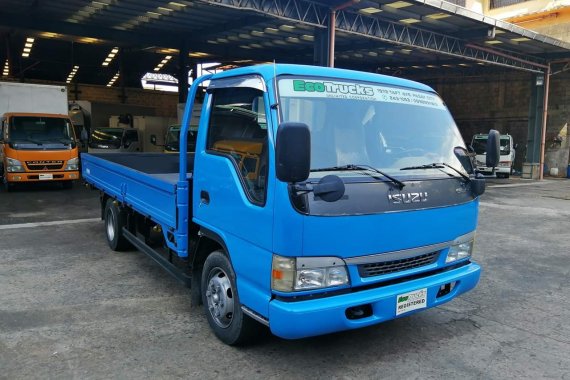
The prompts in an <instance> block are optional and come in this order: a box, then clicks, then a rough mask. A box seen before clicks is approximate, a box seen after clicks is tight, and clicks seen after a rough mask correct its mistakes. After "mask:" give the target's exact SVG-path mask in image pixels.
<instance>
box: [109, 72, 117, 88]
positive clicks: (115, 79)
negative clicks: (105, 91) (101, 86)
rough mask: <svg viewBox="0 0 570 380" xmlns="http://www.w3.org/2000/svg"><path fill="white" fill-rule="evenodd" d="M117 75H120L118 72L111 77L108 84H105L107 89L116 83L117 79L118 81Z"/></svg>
mask: <svg viewBox="0 0 570 380" xmlns="http://www.w3.org/2000/svg"><path fill="white" fill-rule="evenodd" d="M119 75H120V72H119V71H117V73H116V74H115V75H114V76H113V78H111V80H110V81H109V83H107V87H112V86H113V85H114V84H115V82H116V81H117V79H119Z"/></svg>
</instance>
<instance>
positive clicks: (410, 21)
mask: <svg viewBox="0 0 570 380" xmlns="http://www.w3.org/2000/svg"><path fill="white" fill-rule="evenodd" d="M400 22H401V23H404V24H415V23H416V22H421V20H418V19H417V18H403V19H401V20H400Z"/></svg>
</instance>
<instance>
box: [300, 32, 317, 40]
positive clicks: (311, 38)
mask: <svg viewBox="0 0 570 380" xmlns="http://www.w3.org/2000/svg"><path fill="white" fill-rule="evenodd" d="M301 39H302V40H305V41H314V40H315V36H311V35H310V34H303V35H302V36H301Z"/></svg>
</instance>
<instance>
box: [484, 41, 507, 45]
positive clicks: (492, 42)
mask: <svg viewBox="0 0 570 380" xmlns="http://www.w3.org/2000/svg"><path fill="white" fill-rule="evenodd" d="M485 43H486V44H487V45H496V44H502V43H503V42H501V41H499V40H491V41H485Z"/></svg>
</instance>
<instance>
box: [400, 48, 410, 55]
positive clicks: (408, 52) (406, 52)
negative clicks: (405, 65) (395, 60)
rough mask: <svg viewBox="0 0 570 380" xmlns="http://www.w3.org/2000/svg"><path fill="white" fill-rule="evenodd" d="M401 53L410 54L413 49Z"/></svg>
mask: <svg viewBox="0 0 570 380" xmlns="http://www.w3.org/2000/svg"><path fill="white" fill-rule="evenodd" d="M400 51H401V52H402V53H404V54H410V53H411V52H412V49H402V50H400Z"/></svg>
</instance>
